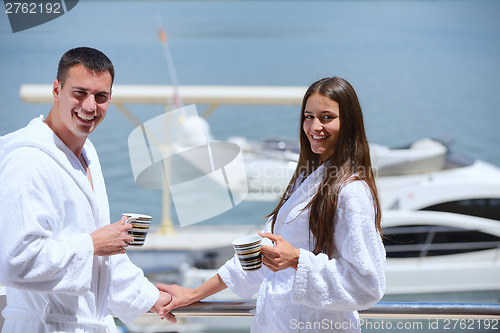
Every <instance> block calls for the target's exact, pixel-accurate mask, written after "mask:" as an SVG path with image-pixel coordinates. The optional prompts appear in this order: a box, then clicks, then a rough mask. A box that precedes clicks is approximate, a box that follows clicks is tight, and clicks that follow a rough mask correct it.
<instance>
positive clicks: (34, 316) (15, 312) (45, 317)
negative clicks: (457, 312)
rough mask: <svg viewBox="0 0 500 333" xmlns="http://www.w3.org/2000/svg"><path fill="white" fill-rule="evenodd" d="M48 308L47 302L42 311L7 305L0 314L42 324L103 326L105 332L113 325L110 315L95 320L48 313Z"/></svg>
mask: <svg viewBox="0 0 500 333" xmlns="http://www.w3.org/2000/svg"><path fill="white" fill-rule="evenodd" d="M50 310H51V309H50V305H49V304H47V305H46V306H45V308H44V310H43V311H34V310H30V309H25V308H12V307H9V306H7V308H5V309H4V310H3V311H2V315H3V317H4V319H11V320H32V321H41V322H42V323H43V324H44V325H45V324H51V323H53V324H70V325H71V324H73V325H84V326H90V327H94V328H104V329H106V332H111V331H109V328H110V327H115V324H114V319H113V317H112V316H111V315H107V316H105V317H104V318H103V319H102V320H96V319H90V318H82V317H80V316H76V315H65V314H59V313H50ZM113 332H114V331H113Z"/></svg>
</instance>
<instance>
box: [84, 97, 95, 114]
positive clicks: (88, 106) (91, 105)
mask: <svg viewBox="0 0 500 333" xmlns="http://www.w3.org/2000/svg"><path fill="white" fill-rule="evenodd" d="M82 107H83V108H84V109H85V110H87V111H92V112H93V111H95V110H96V109H97V103H96V101H95V96H94V94H89V95H88V96H87V98H85V100H84V101H83V104H82Z"/></svg>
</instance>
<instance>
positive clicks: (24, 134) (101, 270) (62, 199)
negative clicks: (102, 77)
mask: <svg viewBox="0 0 500 333" xmlns="http://www.w3.org/2000/svg"><path fill="white" fill-rule="evenodd" d="M82 153H83V155H84V156H85V159H86V160H87V162H88V165H89V168H90V172H91V175H92V182H93V187H94V189H92V187H91V186H90V183H89V180H88V178H87V176H86V173H85V171H84V169H83V167H82V165H81V164H80V162H79V161H78V159H77V158H76V156H75V155H74V154H73V153H72V152H71V151H70V150H69V148H68V147H66V146H65V145H64V143H63V142H62V141H61V140H60V139H59V138H58V137H57V136H56V135H55V134H54V133H53V132H52V130H51V129H50V128H49V127H48V126H47V125H46V124H44V123H43V121H42V119H41V117H40V118H36V119H33V120H32V121H31V122H30V123H29V124H28V126H26V127H25V128H23V129H20V130H18V131H16V132H14V133H11V134H8V135H5V136H3V137H0V182H1V186H0V212H1V213H0V226H1V230H2V231H1V232H0V244H1V245H0V283H2V284H4V285H6V286H7V288H6V289H7V307H6V308H5V309H4V311H3V312H2V315H3V316H4V317H5V323H4V327H3V330H2V332H8V333H15V332H20V333H21V332H22V333H26V332H37V333H38V332H116V331H117V328H116V326H115V324H114V320H113V318H112V317H111V316H110V314H114V315H117V316H118V317H119V318H120V319H122V320H123V321H129V320H133V319H134V318H136V317H138V316H140V315H141V314H143V313H145V312H147V311H148V310H149V309H150V308H151V307H152V306H153V305H154V304H155V302H156V301H157V299H158V296H159V292H158V290H157V289H156V288H155V286H154V285H153V284H151V283H150V282H149V281H148V280H147V279H146V278H145V277H144V275H143V273H142V271H141V270H140V269H139V268H138V267H137V266H135V265H134V264H132V263H131V262H130V260H129V259H128V257H127V256H126V255H125V254H122V255H114V256H110V257H100V256H94V255H93V252H94V248H93V243H92V238H91V237H90V233H92V232H93V231H94V230H96V229H97V228H100V227H102V226H105V225H107V224H109V223H110V217H109V206H108V198H107V194H106V188H105V184H104V179H103V176H102V172H101V167H100V164H99V159H98V157H97V153H96V151H95V149H94V147H93V145H92V143H91V142H90V141H89V140H87V141H86V143H85V146H84V148H83V151H82Z"/></svg>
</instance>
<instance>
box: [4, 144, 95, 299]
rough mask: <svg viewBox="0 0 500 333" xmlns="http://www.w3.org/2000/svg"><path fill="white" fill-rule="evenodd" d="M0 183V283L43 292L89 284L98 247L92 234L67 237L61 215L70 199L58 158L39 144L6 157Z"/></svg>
mask: <svg viewBox="0 0 500 333" xmlns="http://www.w3.org/2000/svg"><path fill="white" fill-rule="evenodd" d="M1 162H2V168H1V169H0V170H1V179H2V186H1V188H0V198H1V199H0V211H1V212H2V214H1V216H0V225H1V226H2V232H1V233H0V244H1V246H0V266H1V267H2V269H1V270H0V283H3V284H5V285H6V286H12V287H15V288H19V289H25V290H34V291H39V292H44V291H46V292H51V293H64V294H70V295H82V294H83V293H85V292H86V291H88V290H89V289H90V283H91V277H92V266H93V252H94V246H93V242H92V238H91V237H90V234H88V233H83V232H76V231H77V230H78V228H77V226H75V229H72V231H75V232H71V233H68V234H66V235H64V237H57V238H54V234H56V233H57V232H58V230H59V231H60V229H61V226H60V221H61V220H62V219H63V217H61V216H60V214H61V212H63V211H64V209H63V208H64V206H65V205H67V204H69V203H68V202H67V201H65V198H66V197H67V196H68V195H69V194H68V193H64V192H55V191H54V192H51V191H50V189H56V188H65V187H60V186H61V185H62V184H59V182H61V180H60V177H58V176H57V172H58V171H60V168H59V167H58V165H57V163H56V162H55V161H54V160H52V159H51V158H47V155H46V154H44V153H43V152H41V151H40V150H38V149H36V148H20V149H16V150H15V151H13V152H11V153H10V154H8V155H7V156H6V157H4V160H3V161H1Z"/></svg>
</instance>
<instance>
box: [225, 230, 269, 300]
mask: <svg viewBox="0 0 500 333" xmlns="http://www.w3.org/2000/svg"><path fill="white" fill-rule="evenodd" d="M262 232H264V233H266V232H271V222H270V221H268V222H267V223H266V226H265V228H264V230H263V231H262ZM269 272H271V271H270V270H269V268H267V267H266V266H264V265H262V267H261V268H260V269H258V270H255V271H244V270H243V268H241V265H240V261H239V259H238V257H237V256H236V254H235V255H234V256H233V257H232V258H231V259H229V260H228V261H227V262H226V263H225V264H224V265H223V266H222V267H221V268H219V271H218V272H217V273H218V274H219V276H220V278H221V279H222V281H224V283H225V284H226V286H227V287H228V288H229V289H230V290H231V291H232V292H234V293H235V294H236V295H238V296H239V297H241V298H243V299H249V298H251V297H252V296H253V295H254V294H256V293H257V292H258V291H259V288H260V285H261V284H262V281H264V278H265V277H266V275H267V274H269Z"/></svg>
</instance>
